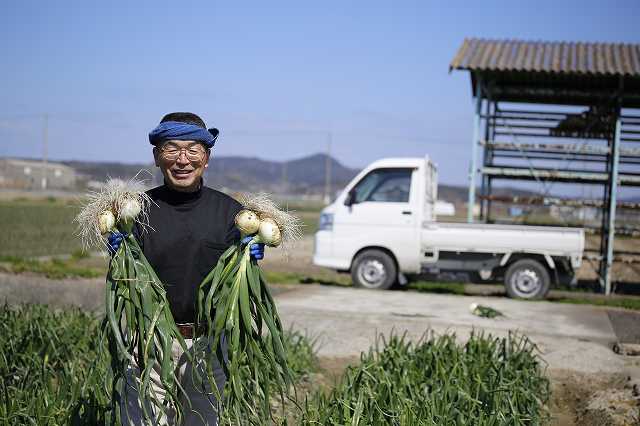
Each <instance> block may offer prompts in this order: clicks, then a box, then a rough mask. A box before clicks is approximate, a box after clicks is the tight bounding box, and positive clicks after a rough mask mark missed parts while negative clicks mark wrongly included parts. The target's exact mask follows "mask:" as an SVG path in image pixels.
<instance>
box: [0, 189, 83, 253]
mask: <svg viewBox="0 0 640 426" xmlns="http://www.w3.org/2000/svg"><path fill="white" fill-rule="evenodd" d="M77 213H78V204H77V203H75V202H64V201H58V200H55V199H50V200H17V201H2V202H0V235H2V244H0V257H7V256H14V257H29V256H48V255H59V254H70V253H73V252H74V251H77V250H79V249H81V247H82V245H81V243H80V241H79V240H78V238H77V237H76V235H75V234H76V228H75V225H74V223H73V218H74V217H75V215H76V214H77Z"/></svg>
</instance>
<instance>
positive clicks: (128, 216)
mask: <svg viewBox="0 0 640 426" xmlns="http://www.w3.org/2000/svg"><path fill="white" fill-rule="evenodd" d="M141 210H142V206H141V205H140V203H139V202H138V200H136V199H133V198H127V199H126V200H124V201H123V202H122V203H121V204H120V212H119V213H120V219H122V220H124V221H126V222H132V221H133V220H134V219H135V218H136V216H138V215H139V214H140V211H141Z"/></svg>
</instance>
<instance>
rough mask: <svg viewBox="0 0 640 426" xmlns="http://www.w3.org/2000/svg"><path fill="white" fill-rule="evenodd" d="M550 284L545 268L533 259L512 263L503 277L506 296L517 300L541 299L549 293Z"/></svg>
mask: <svg viewBox="0 0 640 426" xmlns="http://www.w3.org/2000/svg"><path fill="white" fill-rule="evenodd" d="M550 283H551V281H550V279H549V272H547V268H545V267H544V266H543V265H541V264H540V262H538V261H536V260H533V259H521V260H518V261H517V262H514V263H513V264H512V265H511V266H509V268H508V269H507V273H506V274H505V276H504V286H505V288H506V290H507V294H508V295H509V297H513V298H517V299H542V298H544V297H545V296H546V295H547V293H548V292H549V285H550Z"/></svg>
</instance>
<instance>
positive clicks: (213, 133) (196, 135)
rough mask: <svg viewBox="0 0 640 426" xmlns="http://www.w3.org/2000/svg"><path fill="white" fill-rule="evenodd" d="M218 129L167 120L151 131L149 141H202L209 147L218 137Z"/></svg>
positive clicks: (155, 142) (153, 142) (157, 142)
mask: <svg viewBox="0 0 640 426" xmlns="http://www.w3.org/2000/svg"><path fill="white" fill-rule="evenodd" d="M218 133H219V132H218V129H209V130H207V129H203V128H202V127H200V126H196V125H195V124H188V123H182V122H180V121H165V122H164V123H160V124H158V127H156V128H155V129H153V130H152V131H151V132H150V133H149V142H151V143H152V144H153V145H158V144H159V143H161V142H164V141H167V140H172V139H173V140H179V141H197V142H202V143H203V144H205V145H206V146H207V148H212V147H213V145H215V143H216V139H218Z"/></svg>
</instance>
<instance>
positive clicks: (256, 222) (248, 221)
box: [235, 210, 260, 237]
mask: <svg viewBox="0 0 640 426" xmlns="http://www.w3.org/2000/svg"><path fill="white" fill-rule="evenodd" d="M235 222H236V227H237V228H238V230H240V234H242V236H243V237H245V236H247V235H251V234H255V233H256V232H258V229H259V228H260V219H259V218H258V215H257V214H255V213H254V212H252V211H251V210H240V212H238V214H237V215H236V219H235Z"/></svg>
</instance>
